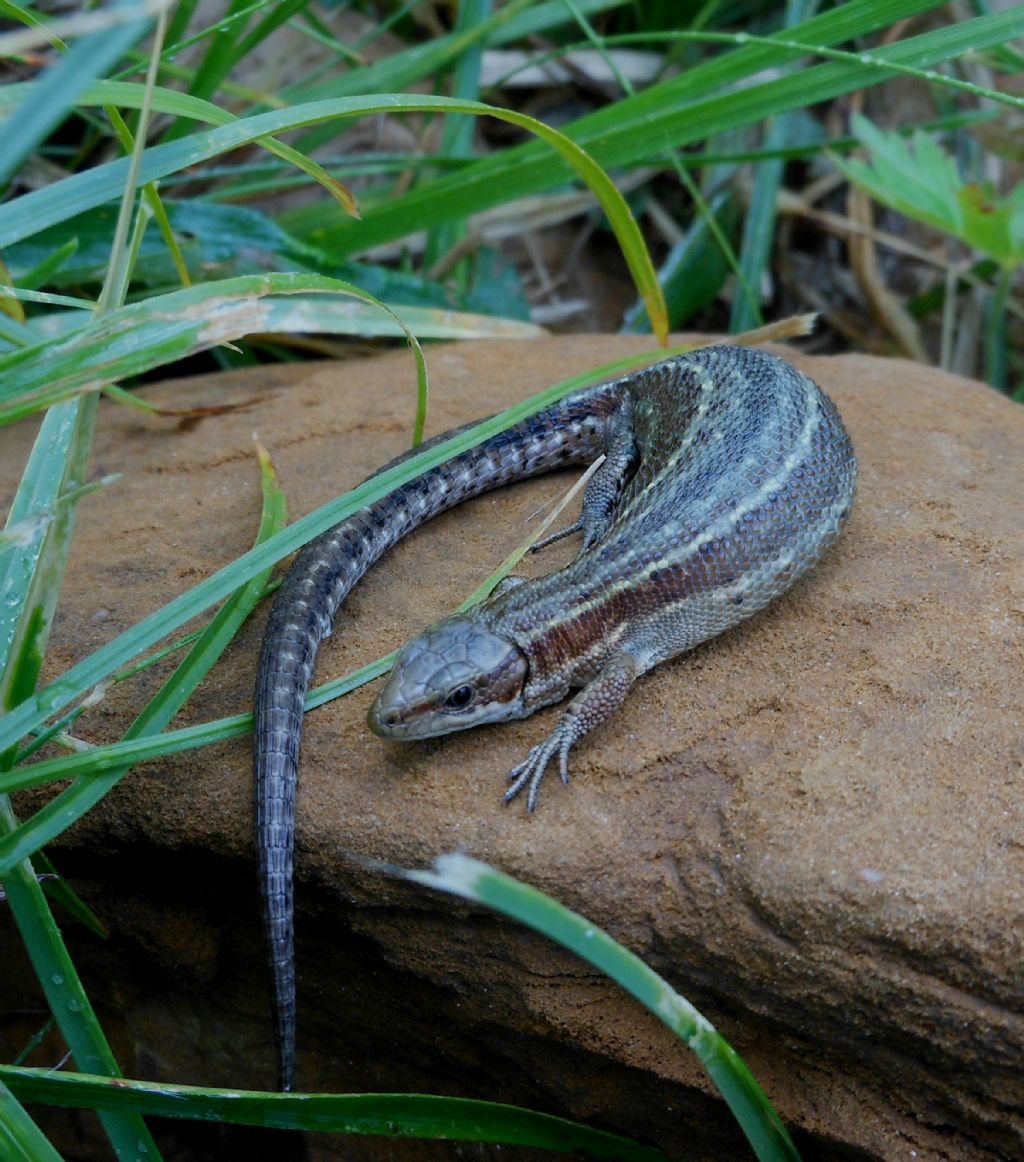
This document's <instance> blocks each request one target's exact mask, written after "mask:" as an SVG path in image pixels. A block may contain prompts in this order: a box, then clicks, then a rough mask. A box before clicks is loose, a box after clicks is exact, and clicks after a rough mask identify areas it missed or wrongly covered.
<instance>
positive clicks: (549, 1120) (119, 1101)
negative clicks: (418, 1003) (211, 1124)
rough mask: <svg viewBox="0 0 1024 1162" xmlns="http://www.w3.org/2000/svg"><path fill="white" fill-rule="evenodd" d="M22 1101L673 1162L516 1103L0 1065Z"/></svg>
mask: <svg viewBox="0 0 1024 1162" xmlns="http://www.w3.org/2000/svg"><path fill="white" fill-rule="evenodd" d="M5 1082H6V1083H7V1085H9V1086H10V1088H11V1090H12V1091H13V1092H14V1093H16V1094H18V1095H19V1096H20V1097H21V1098H22V1099H23V1100H25V1101H31V1102H45V1103H47V1104H49V1105H57V1106H75V1107H84V1108H87V1109H99V1110H102V1109H108V1110H111V1109H132V1110H138V1111H139V1112H143V1113H147V1114H153V1115H160V1116H161V1117H169V1118H188V1119H191V1120H195V1119H202V1120H206V1121H216V1122H230V1123H233V1124H236V1125H250V1126H275V1127H278V1128H280V1129H289V1130H319V1131H334V1132H337V1133H349V1134H376V1135H382V1136H386V1137H399V1138H404V1137H417V1138H427V1139H430V1138H433V1139H440V1140H442V1141H453V1140H454V1141H462V1142H507V1143H511V1144H515V1145H524V1146H533V1147H535V1148H537V1149H546V1150H557V1151H569V1150H581V1151H583V1152H584V1153H586V1154H587V1155H588V1156H589V1157H591V1158H609V1159H619V1160H621V1162H667V1159H666V1156H665V1155H664V1154H663V1153H662V1152H661V1151H660V1150H656V1149H653V1148H652V1147H650V1146H640V1145H638V1144H637V1143H636V1142H633V1141H631V1140H630V1139H628V1138H622V1137H619V1135H617V1134H609V1133H606V1132H604V1131H603V1130H592V1129H590V1128H589V1127H588V1126H584V1125H580V1124H579V1123H578V1122H571V1121H568V1120H567V1119H565V1118H556V1117H553V1116H552V1115H550V1114H540V1113H535V1112H534V1111H533V1110H527V1109H522V1108H520V1107H517V1106H505V1105H499V1104H498V1103H497V1102H488V1101H476V1100H472V1099H468V1098H452V1097H433V1096H431V1095H427V1094H403V1093H393V1094H392V1093H365V1094H323V1093H303V1094H280V1093H263V1092H260V1091H251V1090H238V1089H206V1088H200V1087H199V1086H189V1085H163V1084H161V1083H157V1082H146V1081H119V1082H118V1083H117V1084H116V1085H114V1084H111V1082H110V1081H108V1080H107V1079H106V1078H102V1077H89V1076H86V1075H83V1074H76V1073H52V1072H50V1071H48V1070H42V1069H22V1068H16V1067H14V1066H10V1065H0V1084H3V1083H5Z"/></svg>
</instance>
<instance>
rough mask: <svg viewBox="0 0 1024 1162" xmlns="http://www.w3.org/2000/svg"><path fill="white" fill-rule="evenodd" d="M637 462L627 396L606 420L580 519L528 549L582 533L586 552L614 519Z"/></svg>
mask: <svg viewBox="0 0 1024 1162" xmlns="http://www.w3.org/2000/svg"><path fill="white" fill-rule="evenodd" d="M636 465H637V446H636V437H635V436H634V434H633V403H632V400H631V399H629V398H628V397H627V398H626V399H625V400H624V401H623V402H622V403H621V404H620V405H619V406H618V407H617V408H616V409H615V412H614V413H613V414H612V416H611V417H610V418H609V420H608V425H607V427H606V429H605V439H604V460H603V461H602V462H601V464H600V465H599V466H598V468H597V471H596V472H595V473H594V475H593V476H592V477H591V478H590V482H589V483H588V484H587V489H586V492H584V493H583V505H582V509H581V511H580V515H579V518H578V519H577V520H575V521H574V522H573V523H572V524H571V525H569V526H568V527H567V528H564V529H559V530H558V532H556V533H551V534H550V535H549V536H546V537H544V539H543V540H540V541H538V542H537V543H536V544H535V545H534V546H533V547H532V548H531V549H530V552H532V553H536V552H537V551H538V550H540V549H546V548H547V547H548V545H552V544H554V543H555V542H556V541H560V540H562V538H563V537H568V536H571V535H572V534H573V533H578V532H582V533H583V545H582V547H581V548H580V552H581V553H582V552H585V551H586V550H587V549H589V548H590V546H591V545H593V544H595V543H596V542H597V541H599V540H600V539H601V537H602V536H604V534H605V532H606V530H607V528H608V526H609V525H610V524H611V523H612V521H613V520H614V519H615V511H616V508H617V507H618V503H619V499H620V497H621V496H622V493H623V492H624V490H625V488H626V485H627V484H628V483H629V481H630V480H631V479H632V476H633V473H634V472H635V471H636Z"/></svg>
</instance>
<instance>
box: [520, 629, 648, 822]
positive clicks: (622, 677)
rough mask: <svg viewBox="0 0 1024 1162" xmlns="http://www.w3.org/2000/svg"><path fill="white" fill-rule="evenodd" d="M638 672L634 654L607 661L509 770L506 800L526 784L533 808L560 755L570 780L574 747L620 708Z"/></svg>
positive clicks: (529, 805) (564, 775)
mask: <svg viewBox="0 0 1024 1162" xmlns="http://www.w3.org/2000/svg"><path fill="white" fill-rule="evenodd" d="M638 673H639V666H638V664H637V660H636V658H634V657H633V655H632V654H630V653H626V652H622V653H618V654H615V656H614V657H612V658H611V659H610V660H609V661H608V662H606V663H605V665H604V667H603V668H602V669H601V671H600V673H599V674H598V675H597V677H596V678H594V679H592V680H591V681H590V682H589V683H588V684H587V685H586V686H584V687H583V689H582V690H581V691H580V692H579V694H577V695H576V697H575V698H574V699H573V700H572V701H571V702H570V703H569V706H568V708H567V709H566V711H565V713H564V714H563V715H562V717H561V719H560V720H559V723H558V725H557V726H556V727H555V729H554V730H553V731H552V732H551V733H550V734H549V735H548V737H547V738H546V739H545V740H544V741H543V742H542V743H539V744H538V745H537V746H535V747H534V748H533V749H532V750H531V751H530V753H529V754H528V755H527V756H526V758H525V759H524V760H523V761H522V762H521V763H519V764H518V766H515V767H513V768H512V770H510V771H509V773H508V778H509V783H510V786H509V788H508V790H507V791H506V792H505V802H506V803H507V802H509V801H510V800H511V799H514V798H515V797H516V795H518V794H519V792H520V791H521V790H522V789H523V787H525V786H527V785H529V791H528V792H527V796H526V807H527V810H529V811H532V810H533V809H534V807H535V806H536V805H537V792H538V789H539V787H540V781H541V779H542V778H543V777H544V771H545V770H546V769H547V765H548V763H549V762H550V761H551V760H552V759H553V758H554V757H555V755H556V754H557V755H558V769H559V774H560V775H561V777H562V782H563V783H568V781H569V750H570V748H571V747H572V746H573V745H574V744H575V743H577V742H579V740H580V739H581V738H582V737H583V736H584V735H585V734H589V733H590V731H592V730H593V729H594V727H595V726H598V725H600V723H602V722H604V720H605V719H606V718H608V717H609V716H610V715H611V714H612V713H613V712H614V711H615V710H616V709H617V708H618V707H619V705H620V704H621V702H622V700H623V699H624V698H625V697H626V694H627V692H628V690H629V688H630V686H632V685H633V682H634V681H635V680H636V677H637V674H638Z"/></svg>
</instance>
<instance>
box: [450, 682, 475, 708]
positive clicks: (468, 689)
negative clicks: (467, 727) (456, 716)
mask: <svg viewBox="0 0 1024 1162" xmlns="http://www.w3.org/2000/svg"><path fill="white" fill-rule="evenodd" d="M472 700H473V687H472V686H456V687H455V689H454V690H452V692H451V693H450V694H449V695H448V697H447V698H446V699H445V700H444V702H445V705H446V706H449V707H451V709H452V710H465V708H466V707H467V706H468V705H469V704H470V702H472Z"/></svg>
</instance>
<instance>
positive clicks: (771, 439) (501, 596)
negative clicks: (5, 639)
mask: <svg viewBox="0 0 1024 1162" xmlns="http://www.w3.org/2000/svg"><path fill="white" fill-rule="evenodd" d="M467 426H470V425H467ZM462 430H464V429H455V430H453V431H451V432H446V433H444V434H443V435H441V436H438V437H435V439H434V440H433V441H431V442H430V443H437V442H440V441H442V440H445V439H448V438H450V437H451V436H452V435H454V434H455V433H456V432H457V431H462ZM424 446H425V445H420V447H419V448H418V449H416V451H420V450H422V449H423V447H424ZM411 454H412V453H406V455H405V456H403V457H399V458H398V459H397V460H395V461H392V462H391V464H388V465H386V466H385V468H383V469H380V471H385V470H386V469H387V468H390V467H393V466H394V465H395V464H398V463H400V462H401V461H402V460H403V459H405V458H406V457H408V456H409V455H411ZM601 455H604V457H605V459H604V461H603V462H602V463H601V464H600V466H599V467H598V468H597V471H596V472H595V473H594V475H593V476H592V478H591V479H590V481H589V483H588V485H587V488H586V490H585V493H584V498H583V503H582V512H581V516H580V518H579V519H578V520H577V521H576V522H575V524H573V525H571V526H570V527H569V528H568V529H564V530H562V532H561V533H557V534H555V535H554V536H553V537H549V538H547V540H546V541H544V542H541V545H538V546H535V548H539V547H541V546H542V545H543V544H546V543H548V542H550V541H551V540H555V539H558V538H559V537H560V536H563V535H568V534H570V533H575V532H579V533H581V534H582V536H581V548H580V550H579V552H578V554H577V556H576V557H575V559H574V560H573V561H572V562H570V563H569V564H568V565H567V566H566V567H565V568H563V569H560V570H557V571H555V572H553V573H549V574H547V575H546V576H542V577H539V578H536V579H532V580H525V579H522V578H514V577H510V578H506V580H505V582H503V583H502V584H501V585H500V586H499V587H498V588H497V589H495V591H494V592H493V593H492V594H491V595H490V596H489V597H488V598H486V599H485V600H484V601H482V602H481V603H480V604H478V605H476V606H474V607H472V608H470V609H469V610H467V611H466V612H464V613H460V614H457V615H453V616H449V617H445V618H442V619H441V620H440V621H438V622H436V623H435V624H434V625H432V626H430V627H429V628H428V629H426V630H425V631H424V632H423V633H421V634H419V635H418V636H417V637H415V638H413V639H412V640H411V641H410V642H409V643H407V644H406V645H405V646H404V647H403V648H402V649H401V650H400V651H399V653H398V656H397V659H396V661H395V663H394V667H393V669H392V671H391V673H390V676H389V677H388V678H387V680H386V682H385V684H384V686H383V688H382V689H381V691H380V693H379V694H378V695H377V698H376V701H375V702H374V704H373V706H372V707H371V709H370V712H369V716H368V723H369V726H370V728H371V729H372V730H373V731H374V732H375V733H376V734H378V735H381V736H382V737H385V738H392V739H419V738H427V737H431V736H434V735H439V734H445V733H448V732H451V731H456V730H464V729H467V728H469V727H473V726H477V725H480V724H482V723H487V722H500V721H506V720H509V719H517V718H525V717H527V716H528V715H530V714H532V713H533V712H534V711H535V710H537V709H539V708H540V707H542V706H547V705H550V704H552V703H555V702H558V701H561V700H562V699H563V698H565V697H566V696H567V695H568V694H569V692H570V691H571V690H573V689H576V688H579V689H580V692H579V693H578V694H577V695H576V696H575V697H574V698H573V700H572V701H571V702H570V703H569V705H568V707H567V709H566V710H565V711H564V713H563V714H562V716H561V718H560V719H559V721H558V723H557V725H556V726H555V728H554V730H553V731H552V732H551V733H550V735H549V736H548V737H547V738H546V739H545V740H544V741H542V742H541V743H539V744H538V745H537V746H535V747H534V748H533V749H532V750H531V751H530V752H529V753H528V755H527V756H526V758H525V759H524V760H523V761H522V762H521V763H519V764H518V765H517V766H515V767H514V768H513V769H512V771H511V772H510V773H509V785H508V789H507V790H506V792H505V799H506V801H507V800H510V799H512V798H513V797H515V796H516V795H517V794H518V793H519V792H520V791H522V790H523V789H525V790H526V795H527V806H528V809H529V810H531V811H532V810H533V808H534V807H535V805H536V802H537V795H538V789H539V786H540V782H541V779H542V777H543V775H544V772H545V770H546V769H547V768H548V766H549V765H550V763H551V761H552V760H553V759H556V760H557V765H558V769H559V773H560V775H561V778H562V781H563V782H567V780H568V756H569V752H570V749H571V748H572V747H573V746H574V745H575V744H576V743H577V742H579V740H580V739H581V738H583V736H584V735H586V734H588V733H589V732H590V731H591V730H593V729H594V728H595V727H596V726H598V725H599V724H600V723H602V722H604V721H605V720H606V719H607V718H608V717H609V716H611V715H612V714H613V713H614V711H615V710H616V709H617V708H618V707H619V705H620V704H621V703H622V701H623V700H624V698H625V697H626V695H627V693H628V691H629V689H630V687H631V686H632V685H633V683H634V682H635V681H636V679H637V678H638V677H639V676H640V675H641V674H643V673H645V672H646V671H648V670H650V669H652V668H653V667H654V666H657V665H658V664H660V663H661V662H663V661H665V660H667V659H669V658H671V657H674V656H675V655H677V654H680V653H683V652H684V651H686V650H689V649H691V648H692V647H693V646H695V645H697V644H699V643H700V642H703V641H705V640H707V639H708V638H711V637H714V636H715V635H717V634H719V633H721V632H723V631H724V630H726V629H729V628H730V627H731V626H734V625H736V624H737V623H738V622H740V621H742V620H744V619H745V618H748V617H750V616H751V615H752V614H754V613H756V612H757V611H758V610H760V609H762V608H763V607H764V606H765V605H767V604H768V602H769V601H771V600H772V599H773V598H774V597H776V596H778V595H779V594H780V593H782V592H784V591H785V590H786V589H788V588H789V587H790V586H791V585H792V584H793V582H795V581H796V580H797V578H798V577H800V576H801V575H802V574H803V573H805V572H806V571H807V570H808V569H809V568H811V566H812V565H814V564H815V563H816V562H817V560H818V559H819V558H820V556H821V555H822V553H823V552H824V551H825V549H826V548H827V547H828V546H829V545H831V544H832V543H833V542H834V541H835V539H836V538H837V537H838V535H839V532H840V530H841V529H842V527H843V524H844V522H845V520H846V518H847V515H848V513H849V511H850V507H851V504H852V501H853V495H854V489H855V484H856V475H857V462H856V457H855V455H854V451H853V446H852V443H851V441H850V437H849V435H848V434H847V432H846V429H845V427H844V426H843V422H842V419H841V418H840V416H839V413H838V410H837V409H836V407H835V405H834V404H833V403H832V401H831V400H830V399H829V398H828V396H827V395H825V393H824V392H823V391H822V390H821V389H820V388H819V387H818V386H817V385H816V384H815V383H814V382H813V381H812V380H810V379H809V378H808V377H807V376H805V375H803V374H802V373H800V372H798V371H797V370H796V369H794V368H793V367H792V366H791V365H790V364H788V363H786V362H785V361H783V360H782V359H779V358H777V357H776V356H774V355H770V354H768V353H766V352H763V351H759V350H756V349H753V348H745V347H739V346H730V345H724V344H723V345H719V346H711V347H704V348H699V349H697V350H694V351H691V352H688V353H686V354H684V355H680V356H675V357H673V358H670V359H667V360H665V361H663V362H661V363H657V364H654V365H653V366H650V367H647V368H645V369H643V370H640V371H636V372H631V373H629V374H627V375H624V376H622V377H620V378H618V379H615V380H612V381H610V382H606V383H603V384H598V385H595V386H591V387H585V388H581V389H579V390H577V391H575V392H572V393H571V394H569V395H567V396H565V397H564V398H563V399H562V400H560V401H559V402H556V403H554V404H551V405H550V406H547V407H544V408H542V409H540V410H539V411H537V412H535V413H534V414H532V415H529V416H527V417H526V418H525V419H523V420H521V421H520V422H519V423H517V424H515V425H514V426H512V427H510V428H508V429H507V430H505V431H503V432H500V433H499V434H497V435H494V436H492V437H490V438H489V439H487V440H485V441H483V442H482V443H481V444H479V445H478V446H476V447H474V448H471V449H469V450H468V451H465V452H461V453H459V454H457V455H455V456H453V457H451V458H450V459H449V460H447V461H445V462H444V463H442V464H440V465H438V466H436V467H434V468H432V469H429V470H428V471H426V472H424V473H423V474H422V475H420V476H418V477H415V478H414V479H412V480H410V481H408V482H407V483H405V484H403V485H401V486H399V487H398V488H396V489H394V490H393V491H392V492H390V493H388V494H387V495H385V496H384V497H382V498H381V499H379V500H377V501H376V502H374V503H372V504H370V505H368V506H367V507H365V508H363V509H360V510H359V511H357V512H356V513H354V514H352V515H351V516H350V517H348V518H347V519H345V520H343V521H342V522H341V523H339V524H337V525H335V526H334V527H333V528H331V529H329V530H327V531H326V532H325V533H323V534H321V535H320V536H319V537H317V538H315V539H314V540H312V541H310V542H309V544H307V545H306V546H305V548H304V549H302V550H301V551H300V552H299V554H298V555H297V557H296V558H295V560H294V562H293V563H292V565H291V568H290V569H289V571H288V573H287V575H286V577H285V579H284V581H283V583H282V585H281V587H280V589H279V591H278V593H277V595H276V598H275V601H274V603H273V607H272V610H271V613H270V617H269V620H268V623H267V628H266V631H265V634H264V638H263V645H262V649H261V654H260V660H259V664H258V669H257V681H256V694H255V710H254V717H255V735H254V767H255V798H256V835H257V848H258V854H259V869H260V880H261V888H262V897H263V915H264V925H265V929H266V933H267V939H268V945H269V949H270V955H269V959H270V969H271V979H272V988H273V996H274V1003H275V1014H276V1021H275V1029H276V1039H277V1046H278V1063H279V1075H280V1084H281V1087H282V1089H286V1090H287V1089H290V1088H291V1086H292V1083H293V1073H294V1057H295V967H294V934H293V863H294V853H293V840H294V821H295V789H296V782H297V777H298V759H299V739H300V732H301V727H302V714H303V703H304V699H305V695H306V691H307V689H308V685H309V680H310V677H311V675H312V671H313V666H314V662H315V658H316V653H317V649H318V647H319V644H320V642H321V640H322V639H323V638H324V637H325V636H326V635H327V634H329V633H330V631H331V628H332V625H333V621H334V617H335V614H336V613H337V611H338V609H339V607H340V605H341V603H342V602H343V601H344V599H345V597H346V596H347V594H348V593H349V591H350V590H351V589H352V587H353V586H354V585H355V584H356V583H357V582H358V581H359V579H360V578H361V577H362V576H363V574H364V573H365V572H366V571H367V569H369V568H370V566H371V565H372V564H373V563H374V562H375V561H377V560H378V559H379V558H380V557H381V556H382V555H383V554H384V553H385V552H386V551H387V550H388V549H389V548H390V547H391V546H392V545H394V544H395V543H396V542H397V541H399V540H400V539H401V538H402V537H404V536H406V534H407V533H409V532H411V531H412V530H413V529H414V528H416V527H418V526H419V525H421V524H423V523H424V522H425V521H427V520H429V519H430V518H431V517H433V516H435V515H437V514H438V513H440V512H443V511H445V510H446V509H449V508H451V507H453V506H454V505H457V504H459V503H460V502H461V501H463V500H465V499H467V498H469V497H471V496H476V495H478V494H480V493H482V492H485V491H487V490H488V489H491V488H494V487H496V486H498V485H502V484H506V483H509V482H511V481H515V480H521V479H525V478H526V477H529V476H533V475H536V474H538V473H540V472H545V471H548V470H550V469H553V468H556V467H559V466H562V465H567V464H572V463H581V462H593V461H594V460H596V459H597V458H598V456H601Z"/></svg>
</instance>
